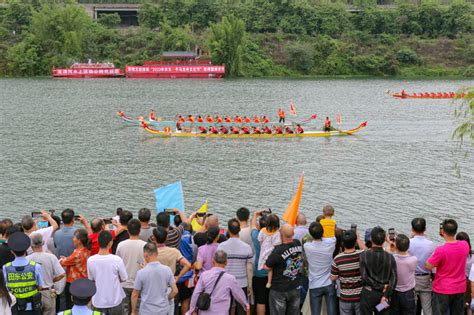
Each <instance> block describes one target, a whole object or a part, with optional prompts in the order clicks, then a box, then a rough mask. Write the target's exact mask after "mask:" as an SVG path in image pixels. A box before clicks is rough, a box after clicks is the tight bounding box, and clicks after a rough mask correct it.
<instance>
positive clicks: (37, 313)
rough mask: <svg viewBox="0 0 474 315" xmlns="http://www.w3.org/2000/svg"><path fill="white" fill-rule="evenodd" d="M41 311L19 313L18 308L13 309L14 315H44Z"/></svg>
mask: <svg viewBox="0 0 474 315" xmlns="http://www.w3.org/2000/svg"><path fill="white" fill-rule="evenodd" d="M42 314H43V312H41V311H19V310H17V308H16V306H13V307H12V315H42Z"/></svg>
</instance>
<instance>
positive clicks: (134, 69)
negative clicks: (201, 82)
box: [126, 66, 225, 74]
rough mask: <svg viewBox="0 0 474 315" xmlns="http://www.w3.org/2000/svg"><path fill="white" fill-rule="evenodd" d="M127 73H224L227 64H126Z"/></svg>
mask: <svg viewBox="0 0 474 315" xmlns="http://www.w3.org/2000/svg"><path fill="white" fill-rule="evenodd" d="M126 72H127V73H212V74H214V73H215V74H224V73H225V66H126Z"/></svg>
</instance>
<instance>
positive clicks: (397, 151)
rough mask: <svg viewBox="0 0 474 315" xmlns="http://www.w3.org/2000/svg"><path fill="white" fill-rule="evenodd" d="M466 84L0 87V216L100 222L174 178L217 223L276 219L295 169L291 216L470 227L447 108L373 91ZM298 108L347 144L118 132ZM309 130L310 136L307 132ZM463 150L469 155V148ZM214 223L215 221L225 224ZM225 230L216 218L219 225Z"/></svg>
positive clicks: (472, 204)
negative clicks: (326, 212) (449, 220)
mask: <svg viewBox="0 0 474 315" xmlns="http://www.w3.org/2000/svg"><path fill="white" fill-rule="evenodd" d="M473 83H474V82H472V81H470V82H469V81H461V82H452V81H428V82H424V81H412V82H402V81H393V80H348V81H340V80H322V81H298V80H237V81H231V80H222V81H179V80H176V81H165V80H160V81H153V80H60V81H53V80H49V79H43V80H26V79H25V80H11V79H5V80H0V88H1V91H2V93H1V94H0V109H1V113H2V115H0V116H1V118H0V122H1V124H0V145H1V151H0V160H1V163H2V172H1V173H0V205H1V206H0V210H1V213H2V216H12V217H15V218H19V217H20V216H21V215H22V214H24V213H28V212H30V211H33V210H37V209H38V208H59V209H60V208H65V207H73V208H74V209H77V211H78V212H79V213H85V214H88V215H90V216H92V215H98V214H103V215H106V214H107V215H110V214H109V213H111V212H112V211H114V209H115V208H116V207H119V206H121V207H124V208H126V209H130V210H133V211H136V210H138V209H139V208H141V207H143V206H147V207H150V208H153V206H154V196H153V189H154V188H156V187H159V186H161V185H165V184H167V183H170V182H173V181H175V180H181V181H182V182H183V185H184V190H185V196H186V206H187V208H188V209H189V210H194V209H197V208H198V207H199V206H200V205H201V204H202V203H203V202H204V201H205V200H206V199H208V200H209V207H210V211H212V212H213V213H219V214H221V215H222V216H223V218H224V219H227V218H229V217H230V216H232V215H233V213H234V212H235V210H236V209H237V208H238V207H240V206H247V207H250V208H258V207H270V208H272V209H274V210H275V211H277V212H278V213H281V212H282V211H283V210H284V208H285V207H286V206H287V204H288V203H289V201H290V199H291V197H292V195H293V193H294V191H295V189H296V187H297V185H298V180H299V176H300V174H301V172H302V171H304V172H305V179H306V180H305V186H304V192H303V201H302V205H301V209H302V210H303V211H304V212H305V213H307V214H308V215H309V216H310V218H315V217H316V216H317V215H318V214H319V213H320V212H321V209H322V207H323V205H324V204H326V203H332V204H333V205H334V206H335V208H336V217H335V218H336V219H337V221H338V225H340V226H342V227H349V226H350V224H351V223H353V222H355V223H357V224H358V225H359V227H360V229H362V228H366V227H368V226H371V225H375V224H381V225H383V226H386V227H387V228H388V227H389V225H390V227H391V226H393V227H395V228H397V229H399V230H401V231H404V232H408V230H409V222H410V221H411V218H413V217H414V216H418V215H422V216H425V217H427V218H428V219H429V227H430V230H431V232H430V233H431V235H432V236H435V235H436V231H437V226H438V223H439V220H441V219H442V218H444V217H446V216H449V217H453V218H456V219H458V220H459V221H460V223H461V229H468V228H469V227H471V228H472V226H474V219H473V218H472V216H469V215H466V214H468V213H470V212H469V211H470V210H472V209H474V198H473V197H474V196H473V191H474V189H473V188H474V187H473V186H474V185H473V182H474V175H473V170H474V163H473V155H472V154H471V155H470V156H469V157H468V158H467V159H465V160H462V163H461V164H462V165H461V167H462V173H463V177H462V178H461V179H459V178H456V177H455V176H454V171H453V166H454V159H453V157H452V151H453V148H454V143H453V142H452V140H451V133H452V130H453V128H454V126H453V118H452V116H453V115H452V113H453V104H452V103H451V101H450V100H399V99H393V98H390V97H388V96H387V95H386V94H385V93H384V91H386V90H387V89H390V90H400V89H402V88H404V89H405V90H407V91H417V90H433V91H438V90H440V91H441V90H443V91H444V90H446V91H448V90H455V89H457V88H458V87H460V86H461V85H473ZM290 101H293V102H294V103H295V104H296V109H297V111H298V115H299V117H302V119H303V118H307V117H309V116H311V115H312V114H318V116H319V118H318V119H317V121H316V122H317V124H318V126H317V127H318V128H320V127H321V126H322V124H323V118H324V117H325V116H326V115H328V116H330V117H331V118H332V120H333V121H334V122H335V121H336V116H337V114H339V113H340V114H341V115H342V120H343V125H342V128H344V129H348V128H353V127H356V126H358V125H359V124H360V123H361V122H363V121H365V120H368V122H369V123H368V127H367V128H366V129H364V130H363V131H362V132H361V133H359V134H358V135H356V136H352V137H337V138H297V139H245V140H244V139H205V138H199V139H195V138H178V139H176V138H171V139H169V138H168V139H162V138H156V137H153V136H150V135H148V134H146V133H145V132H144V131H143V130H141V129H139V128H137V127H135V126H127V127H124V126H122V125H120V123H119V120H118V118H117V117H115V112H116V111H117V110H123V111H124V112H125V113H126V114H128V115H130V116H135V117H136V116H138V115H145V114H146V113H147V111H148V110H149V109H151V108H153V109H154V110H155V111H156V112H157V113H158V114H159V115H160V116H163V117H175V115H176V114H177V113H180V114H188V113H192V114H208V113H210V114H214V113H221V114H233V115H234V114H243V115H244V114H245V115H253V114H257V115H263V114H267V115H268V114H270V115H272V116H273V117H275V118H276V111H277V109H278V108H279V107H285V108H287V109H289V103H290ZM306 129H308V127H307V128H306ZM466 150H471V151H472V148H469V147H467V148H466ZM223 221H224V220H223ZM222 224H223V225H225V222H223V223H222Z"/></svg>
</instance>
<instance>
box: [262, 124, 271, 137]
mask: <svg viewBox="0 0 474 315" xmlns="http://www.w3.org/2000/svg"><path fill="white" fill-rule="evenodd" d="M263 132H264V133H266V134H267V135H271V134H272V130H271V129H270V127H268V126H265V127H263Z"/></svg>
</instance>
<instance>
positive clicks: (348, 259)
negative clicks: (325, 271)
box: [331, 230, 365, 315]
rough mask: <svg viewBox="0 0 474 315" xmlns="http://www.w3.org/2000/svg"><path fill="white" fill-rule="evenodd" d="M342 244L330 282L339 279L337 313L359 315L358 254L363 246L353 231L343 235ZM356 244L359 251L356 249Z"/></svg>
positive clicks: (332, 269)
mask: <svg viewBox="0 0 474 315" xmlns="http://www.w3.org/2000/svg"><path fill="white" fill-rule="evenodd" d="M342 244H343V246H344V248H345V250H344V252H342V253H340V254H339V255H337V256H336V257H334V260H333V262H332V268H331V280H332V281H336V280H337V279H339V282H340V284H341V288H340V289H341V295H340V298H339V313H340V314H341V315H359V314H360V304H359V302H360V293H361V291H362V287H363V284H362V277H361V274H360V253H361V252H363V251H364V250H365V244H364V242H362V241H361V240H360V238H359V237H358V236H357V234H356V232H355V231H353V230H348V231H345V232H344V233H343V235H342ZM356 244H357V245H358V247H359V249H356Z"/></svg>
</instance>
